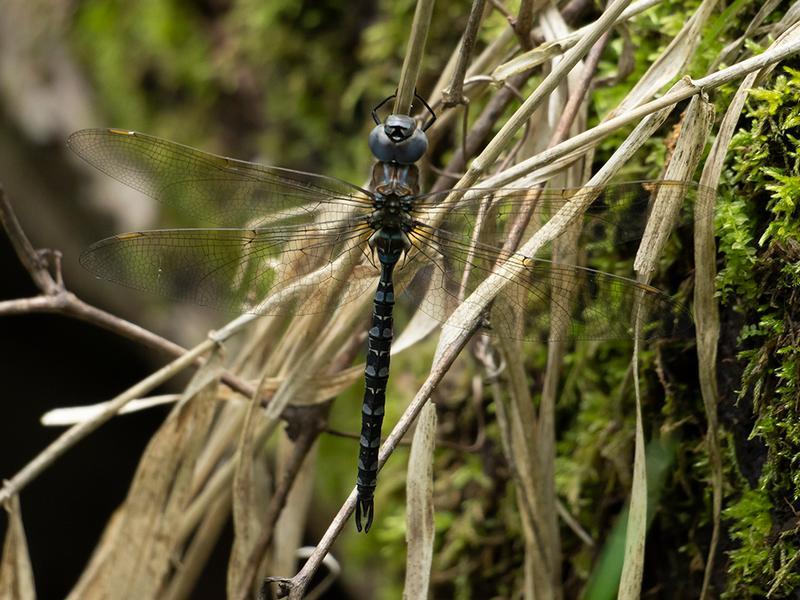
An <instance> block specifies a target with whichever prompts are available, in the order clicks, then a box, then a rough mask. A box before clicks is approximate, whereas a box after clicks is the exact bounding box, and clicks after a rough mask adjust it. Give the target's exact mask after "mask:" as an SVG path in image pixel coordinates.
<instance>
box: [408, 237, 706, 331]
mask: <svg viewBox="0 0 800 600" xmlns="http://www.w3.org/2000/svg"><path fill="white" fill-rule="evenodd" d="M411 240H412V243H413V244H414V246H415V250H417V249H418V252H417V253H416V254H414V255H413V257H411V258H410V259H409V264H414V263H415V262H416V263H417V266H418V267H419V268H418V270H417V271H416V275H415V276H414V277H413V279H412V280H411V283H410V284H409V285H408V286H407V288H406V293H407V294H409V295H412V296H414V297H416V298H417V299H418V301H419V303H420V310H422V311H424V312H426V313H427V314H428V315H430V316H432V317H433V318H435V319H437V320H439V321H445V320H446V319H447V318H449V316H450V315H451V314H452V313H453V311H454V310H455V309H456V307H458V306H459V304H461V303H462V302H466V303H474V304H475V305H476V306H477V307H483V306H488V307H490V308H491V311H490V312H488V311H487V312H486V313H485V320H484V322H483V323H481V325H482V326H483V327H484V329H485V330H487V331H488V332H489V333H491V334H493V335H497V336H503V337H507V338H510V339H521V340H548V339H550V340H552V339H630V338H632V337H634V335H635V329H634V326H633V325H634V317H635V314H634V310H635V309H636V306H637V302H638V303H639V305H640V306H641V307H642V308H643V314H644V315H646V316H647V320H646V321H645V323H646V326H645V327H644V328H643V329H642V330H641V331H640V335H641V337H643V338H657V337H664V336H668V335H675V334H677V333H680V332H681V331H685V330H686V329H687V328H690V327H691V317H690V316H689V314H688V312H687V311H686V309H685V308H683V307H682V306H681V305H679V304H678V303H676V302H674V301H673V300H672V299H670V298H669V296H667V295H666V294H664V293H662V292H661V291H659V290H658V289H656V288H654V287H652V286H649V285H644V284H640V283H637V282H636V281H633V280H631V279H627V278H624V277H618V276H615V275H612V274H610V273H603V272H600V271H595V270H592V269H587V268H582V267H579V266H576V265H569V264H559V263H555V262H552V261H549V260H542V259H531V258H527V257H524V256H522V255H520V254H516V253H504V252H503V251H502V250H500V249H499V248H496V247H491V246H488V245H486V244H483V243H480V242H478V243H475V244H470V243H469V242H465V241H464V240H463V238H459V237H457V236H455V235H454V234H452V233H450V232H448V231H445V230H442V229H432V228H426V227H417V228H416V229H415V230H414V231H413V232H412V234H411ZM501 265H502V267H501ZM490 277H493V278H494V279H493V281H494V282H495V285H494V286H493V288H489V284H488V283H485V282H487V281H488V280H489V279H490ZM498 290H499V291H498ZM492 298H493V300H492V301H491V302H489V301H490V299H492ZM551 325H557V327H551ZM465 326H466V324H465Z"/></svg>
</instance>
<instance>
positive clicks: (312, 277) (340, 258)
mask: <svg viewBox="0 0 800 600" xmlns="http://www.w3.org/2000/svg"><path fill="white" fill-rule="evenodd" d="M371 232H372V230H371V229H370V228H369V227H368V226H367V225H366V224H365V223H363V222H360V223H336V224H317V226H316V227H312V226H304V227H302V228H291V227H288V228H283V229H278V228H272V229H269V230H264V229H253V230H242V229H172V230H169V229H164V230H157V231H139V232H134V233H125V234H121V235H117V236H114V237H110V238H107V239H105V240H102V241H100V242H97V243H96V244H94V245H93V246H91V247H90V248H89V249H88V250H87V251H86V252H84V254H83V255H82V256H81V263H82V264H83V265H84V266H85V267H86V268H88V269H89V270H90V271H92V272H94V273H95V274H96V275H97V276H98V277H101V278H103V279H109V280H111V281H114V282H117V283H119V284H121V285H124V286H127V287H131V288H135V289H139V290H144V291H148V292H156V293H159V294H161V295H164V296H167V297H170V298H173V299H178V300H185V301H189V302H193V303H196V304H200V305H203V306H210V307H216V308H223V309H227V310H231V311H240V312H252V313H258V314H265V315H282V314H311V313H317V312H323V311H328V310H333V309H334V308H336V307H337V306H339V305H341V304H344V303H346V302H349V301H351V300H353V299H355V298H356V297H358V296H360V295H361V294H362V293H364V292H365V291H366V290H368V289H370V288H372V287H373V286H374V276H375V275H376V274H377V271H375V272H370V273H365V272H364V269H363V268H361V266H360V267H359V268H358V269H356V270H355V272H354V270H353V268H354V266H355V265H356V264H357V263H359V262H360V261H361V258H362V256H363V252H364V250H363V248H364V247H365V245H366V241H367V239H368V238H369V235H370V233H371ZM362 266H363V265H362ZM354 273H355V274H354Z"/></svg>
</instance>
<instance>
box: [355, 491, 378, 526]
mask: <svg viewBox="0 0 800 600" xmlns="http://www.w3.org/2000/svg"><path fill="white" fill-rule="evenodd" d="M362 515H363V516H364V518H366V523H364V526H363V529H364V533H368V532H369V528H370V527H372V518H373V517H374V516H375V500H374V499H373V498H361V497H359V498H358V500H356V529H358V531H361V529H362V526H361V517H362Z"/></svg>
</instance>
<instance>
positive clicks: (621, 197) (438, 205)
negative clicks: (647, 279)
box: [413, 180, 714, 245]
mask: <svg viewBox="0 0 800 600" xmlns="http://www.w3.org/2000/svg"><path fill="white" fill-rule="evenodd" d="M451 192H452V190H445V191H442V192H435V193H432V194H424V195H421V196H419V197H418V198H417V199H416V200H415V202H414V208H413V216H414V218H415V219H417V220H419V221H422V222H424V223H428V224H432V225H434V226H436V227H439V226H442V223H443V222H444V221H447V222H448V223H449V224H450V225H447V226H445V227H446V228H447V229H450V228H451V225H452V224H453V223H456V222H457V221H460V222H461V223H460V224H459V225H458V226H459V227H460V228H461V229H462V230H464V231H470V232H472V231H474V230H475V228H476V227H479V228H480V235H481V238H480V239H481V240H482V241H483V242H485V243H487V244H489V245H495V244H496V243H497V242H498V241H499V240H504V239H505V238H506V237H507V235H508V226H509V224H510V223H513V222H514V221H516V220H517V218H518V217H519V216H520V214H522V213H523V212H525V213H528V212H529V214H530V219H529V222H528V224H527V225H526V226H525V230H524V234H523V238H522V239H525V238H526V237H529V236H530V235H531V233H532V232H533V231H534V230H535V229H538V228H539V227H540V226H541V225H542V223H544V222H546V221H548V220H549V219H550V218H551V217H552V216H553V215H555V214H556V213H557V212H559V211H560V210H561V209H562V208H564V206H565V205H566V204H567V203H568V202H571V201H584V200H585V201H591V204H590V205H589V208H588V209H587V210H586V212H585V213H579V212H578V211H577V210H576V209H566V211H567V212H566V213H564V215H563V216H567V217H570V218H575V219H580V220H581V224H582V227H583V230H584V232H585V233H592V232H593V233H592V235H593V238H594V239H595V240H599V239H601V238H602V239H603V240H605V241H607V242H609V243H626V242H631V241H635V240H638V239H640V238H641V237H642V234H643V232H644V229H645V225H646V223H647V220H648V218H649V215H650V213H651V211H652V210H653V206H654V202H655V203H659V204H669V203H670V202H672V201H673V200H680V199H684V198H685V200H684V202H683V203H682V205H681V206H682V207H681V213H680V216H679V226H681V225H687V224H690V223H692V222H693V221H695V220H701V219H708V218H711V217H712V216H713V215H712V214H711V213H710V212H708V211H709V210H710V209H708V208H705V209H703V210H704V211H706V212H702V211H697V210H696V208H695V207H696V204H697V203H696V200H697V198H698V197H699V196H700V195H701V194H713V193H714V192H713V190H711V189H709V188H705V187H702V186H698V185H697V184H695V183H692V182H684V181H668V180H650V181H629V182H621V183H612V184H608V185H606V186H602V187H582V188H574V189H569V188H552V189H551V188H545V189H537V188H531V189H512V188H484V189H482V188H471V189H469V190H467V191H466V193H465V195H464V197H463V198H462V199H461V200H460V201H459V202H458V204H456V206H451V205H447V204H445V203H444V200H445V198H446V197H447V196H448V195H449V194H450V193H451ZM579 203H580V202H575V204H579Z"/></svg>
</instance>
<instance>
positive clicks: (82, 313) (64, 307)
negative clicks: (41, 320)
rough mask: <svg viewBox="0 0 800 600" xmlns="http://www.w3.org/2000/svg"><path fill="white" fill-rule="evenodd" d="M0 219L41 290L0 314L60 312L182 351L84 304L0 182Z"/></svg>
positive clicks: (235, 386) (228, 378)
mask: <svg viewBox="0 0 800 600" xmlns="http://www.w3.org/2000/svg"><path fill="white" fill-rule="evenodd" d="M0 223H2V225H3V228H4V229H5V231H6V234H7V235H8V239H9V240H10V241H11V245H12V247H13V248H14V250H15V252H16V254H17V257H18V258H19V260H20V262H21V263H22V265H23V267H25V270H26V271H27V272H28V274H29V275H30V277H31V279H32V280H33V282H34V284H36V286H37V287H38V288H39V290H40V291H41V292H42V294H41V295H39V296H34V297H32V298H18V299H14V300H5V301H2V302H0V317H2V316H10V315H19V314H27V313H46V314H60V315H64V316H67V317H72V318H75V319H79V320H81V321H85V322H87V323H90V324H92V325H96V326H97V327H102V328H103V329H105V330H107V331H110V332H111V333H115V334H117V335H119V336H121V337H124V338H127V339H129V340H132V341H134V342H137V343H140V344H144V345H145V346H148V347H150V348H154V349H156V350H160V351H162V352H164V353H165V354H167V355H169V356H173V357H176V358H177V357H180V356H183V355H184V354H185V353H186V351H187V350H186V348H184V347H183V346H181V345H180V344H176V343H175V342H173V341H171V340H168V339H167V338H165V337H162V336H160V335H158V334H156V333H153V332H152V331H150V330H148V329H145V328H144V327H141V326H139V325H136V324H135V323H131V322H130V321H127V320H125V319H122V318H120V317H117V316H116V315H112V314H111V313H109V312H106V311H104V310H101V309H99V308H97V307H96V306H93V305H91V304H88V303H86V302H84V301H83V300H81V299H80V298H78V297H77V296H76V295H75V294H74V293H72V292H70V291H68V290H67V289H66V288H65V286H64V281H63V277H62V274H61V268H60V267H61V263H60V260H59V259H58V256H59V253H58V252H53V251H50V250H36V249H35V248H34V247H33V245H32V244H31V243H30V240H28V236H26V235H25V231H24V230H23V229H22V227H21V226H20V224H19V221H18V220H17V217H16V214H15V213H14V209H13V207H12V206H11V203H10V202H9V201H8V198H7V197H6V195H5V193H4V191H3V187H2V185H0ZM47 254H50V255H52V256H53V257H54V265H53V267H54V270H55V278H54V277H53V274H51V273H50V271H49V269H48V264H47V262H46V261H45V260H44V259H43V257H44V256H46V255H47ZM202 363H203V359H202V358H198V360H197V364H198V365H201V364H202ZM222 382H223V383H225V385H227V386H228V387H230V388H231V389H232V390H234V391H236V392H239V393H240V394H243V395H245V396H248V397H249V396H252V395H253V389H254V388H253V386H252V385H250V384H249V383H247V382H245V381H244V380H242V379H241V378H240V377H237V376H236V375H234V374H232V373H230V372H226V373H224V374H223V376H222Z"/></svg>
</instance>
